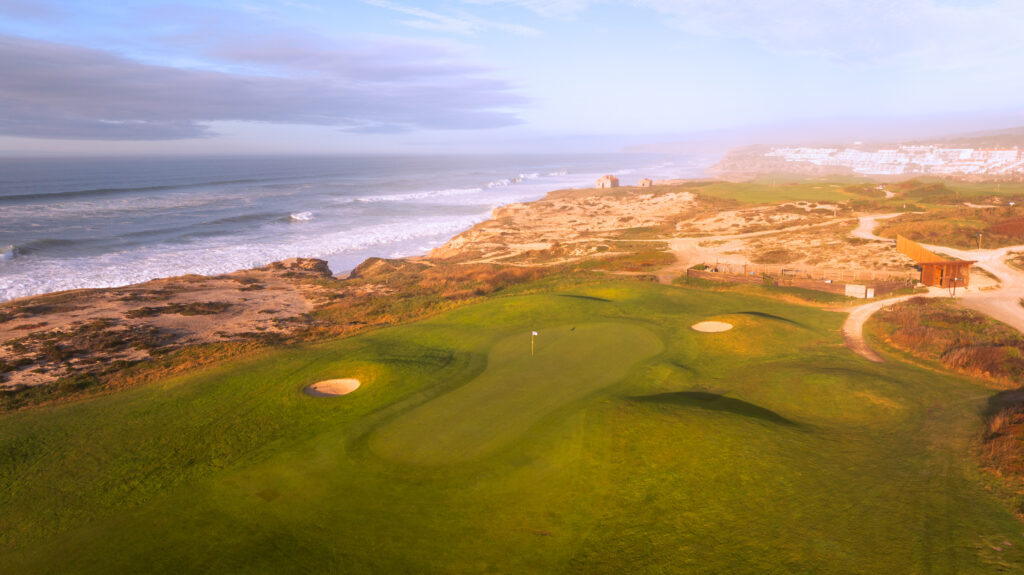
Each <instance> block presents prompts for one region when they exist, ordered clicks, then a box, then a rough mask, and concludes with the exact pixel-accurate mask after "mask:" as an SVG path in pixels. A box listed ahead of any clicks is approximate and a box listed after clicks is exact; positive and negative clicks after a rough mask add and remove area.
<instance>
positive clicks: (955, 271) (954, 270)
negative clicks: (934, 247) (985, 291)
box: [896, 236, 975, 288]
mask: <svg viewBox="0 0 1024 575" xmlns="http://www.w3.org/2000/svg"><path fill="white" fill-rule="evenodd" d="M896 250H897V251H899V252H900V253H901V254H903V255H905V256H907V257H909V258H910V259H912V260H914V261H915V262H917V265H918V266H920V268H921V283H923V284H924V285H926V286H939V287H944V288H951V287H967V286H968V285H970V283H971V264H973V263H975V262H973V261H967V260H948V259H945V258H943V257H942V256H940V255H938V254H936V253H935V252H932V251H931V250H929V249H927V248H925V247H924V246H922V245H921V244H919V243H917V242H915V241H914V240H909V239H907V238H905V237H903V236H896Z"/></svg>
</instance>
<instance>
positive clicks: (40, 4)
mask: <svg viewBox="0 0 1024 575" xmlns="http://www.w3.org/2000/svg"><path fill="white" fill-rule="evenodd" d="M0 14H2V15H3V16H5V17H7V18H11V19H14V20H29V21H33V20H39V21H45V20H54V19H60V18H63V17H64V12H63V10H61V9H60V8H59V7H57V6H56V5H54V4H50V3H48V2H45V1H43V0H31V1H30V0H0Z"/></svg>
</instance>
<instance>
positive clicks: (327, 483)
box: [0, 281, 1024, 574]
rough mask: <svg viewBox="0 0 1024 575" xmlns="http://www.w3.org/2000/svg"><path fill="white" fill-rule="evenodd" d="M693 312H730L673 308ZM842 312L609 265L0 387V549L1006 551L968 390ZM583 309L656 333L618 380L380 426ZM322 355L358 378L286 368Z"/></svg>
mask: <svg viewBox="0 0 1024 575" xmlns="http://www.w3.org/2000/svg"><path fill="white" fill-rule="evenodd" d="M560 295H576V296H585V297H560ZM752 312H753V313H752ZM595 318H599V319H595ZM780 318H781V319H780ZM705 319H722V320H727V321H729V322H730V323H733V324H734V325H735V327H734V329H732V330H731V331H729V332H724V333H720V334H700V333H697V332H694V331H693V330H691V329H690V327H689V326H690V325H692V324H693V323H695V322H697V321H700V320H705ZM783 320H786V321H783ZM841 321H842V316H841V315H840V314H832V313H827V312H823V311H819V310H814V309H811V308H807V307H801V306H793V305H788V304H784V303H780V302H777V301H772V300H767V299H764V298H758V297H752V296H747V295H742V294H733V293H717V292H708V291H701V290H692V289H685V288H677V287H669V286H660V285H655V284H647V283H642V282H626V281H619V282H608V283H604V284H601V285H592V286H587V287H583V288H575V289H573V290H569V291H556V292H555V293H551V294H550V295H545V294H535V295H526V296H516V297H493V298H490V299H488V300H487V301H485V302H482V303H479V304H473V305H468V306H464V307H462V308H460V309H458V310H455V311H451V312H448V313H444V314H441V315H438V316H436V317H434V318H432V319H429V320H426V321H422V322H420V323H416V324H411V325H404V326H399V327H395V328H388V329H383V330H377V331H374V332H371V333H367V334H364V335H360V336H358V337H352V338H348V339H344V340H340V341H334V342H329V343H323V344H318V345H306V346H297V347H290V348H281V349H277V350H274V351H268V352H267V353H266V354H265V355H261V356H259V357H256V358H252V359H248V360H245V361H242V362H235V363H232V364H227V365H222V366H220V367H216V368H214V369H208V370H205V371H201V372H198V373H193V374H191V375H187V376H183V377H177V378H174V379H168V380H165V381H162V382H159V383H157V384H154V385H149V386H145V387H137V388H133V389H129V390H126V391H124V392H121V393H116V394H111V395H106V396H102V397H97V398H93V399H90V400H87V401H79V402H75V403H70V404H64V405H57V406H51V407H43V408H37V409H33V410H29V411H22V412H15V413H7V414H4V415H0V486H2V487H0V509H3V510H4V512H3V513H2V514H0V572H4V573H19V574H30V573H70V572H79V573H88V572H95V573H115V572H120V573H131V572H146V573H170V572H173V573H180V572H188V571H206V572H250V573H253V572H262V573H280V572H296V571H303V572H339V571H343V572H347V573H364V572H365V573H371V572H373V573H413V572H415V573H427V572H448V573H453V572H487V571H491V572H506V573H557V572H579V573H637V572H693V573H767V572H800V573H835V572H844V573H914V572H921V573H923V572H929V573H987V572H999V571H1000V570H1003V571H1014V570H1019V569H1021V568H1022V566H1024V536H1022V534H1021V532H1022V530H1021V527H1020V524H1019V523H1018V521H1017V519H1016V518H1015V517H1014V515H1013V512H1012V510H1011V509H1009V508H1008V507H1007V506H1006V505H1005V502H1004V500H1003V499H1001V498H1000V496H999V494H998V492H997V491H993V490H992V489H991V486H990V485H987V484H986V483H985V480H984V476H982V475H980V474H979V472H978V469H977V467H976V466H975V464H974V463H973V462H972V460H971V459H970V457H969V453H970V442H971V440H972V438H973V437H974V436H975V434H976V433H977V430H978V429H979V424H980V418H979V413H980V412H981V410H982V409H983V408H984V392H983V391H982V390H981V389H980V388H978V387H977V386H975V385H973V384H971V383H969V382H967V381H966V380H964V379H962V378H959V377H953V376H944V375H942V374H938V373H935V372H933V371H929V370H922V369H919V368H916V367H913V366H910V365H906V364H901V363H899V362H889V363H886V364H871V363H868V362H866V361H864V360H862V359H861V358H859V357H857V356H855V355H853V354H852V353H850V352H849V351H848V350H846V349H845V348H844V347H843V346H842V345H841V341H840V338H839V334H838V331H839V326H840V324H841ZM593 322H597V323H611V324H620V323H624V324H628V325H631V326H642V327H641V328H640V329H643V330H646V332H649V333H650V334H652V337H655V338H656V339H657V340H659V341H660V344H661V345H662V346H663V347H664V349H663V350H662V351H660V352H657V351H654V352H651V351H648V352H645V353H642V354H639V355H637V354H632V353H630V354H629V357H625V356H623V357H622V359H623V360H624V361H623V364H622V366H621V367H618V368H616V369H621V372H620V373H621V377H613V378H612V379H615V381H614V382H613V383H611V384H610V385H604V384H602V385H601V386H596V387H594V388H590V389H591V391H589V392H588V393H587V394H586V395H584V396H581V397H577V398H575V399H572V400H571V401H568V402H565V403H560V404H559V405H558V406H553V410H551V411H546V412H545V414H543V415H542V416H540V417H539V419H532V420H531V421H532V423H530V424H529V425H526V426H518V425H513V428H514V433H513V434H512V435H514V437H513V438H510V439H508V441H507V442H501V443H500V445H495V446H494V447H493V449H488V450H485V451H484V452H479V453H471V454H467V456H466V457H462V458H460V459H459V460H458V461H456V462H451V463H445V464H433V465H417V464H414V463H411V462H402V461H392V460H390V459H388V458H382V457H380V456H379V455H378V454H377V453H375V451H374V449H373V444H374V439H373V438H374V437H375V436H376V434H377V433H381V431H380V430H386V429H389V428H390V429H395V428H396V427H392V426H399V427H400V426H403V425H404V424H403V421H408V419H406V418H413V419H415V418H417V417H419V416H417V415H416V414H417V413H421V411H420V410H438V412H439V415H447V416H448V417H447V418H445V417H440V416H437V417H432V418H430V421H429V422H427V424H426V425H424V426H423V427H422V428H421V429H420V430H419V431H420V433H419V437H412V436H408V437H405V438H404V441H406V442H419V444H420V445H422V446H425V448H427V449H429V446H430V445H431V443H432V441H434V438H435V437H438V436H439V434H442V433H443V432H444V430H445V429H446V428H447V427H448V426H449V425H451V424H452V423H453V422H456V421H458V420H460V419H462V418H465V417H472V416H473V414H472V413H467V412H466V404H465V403H463V402H454V403H452V402H451V401H452V400H450V399H446V398H449V397H451V394H454V393H459V392H460V390H464V389H469V388H468V387H467V386H471V385H478V386H479V385H480V384H481V381H484V382H487V381H489V382H490V384H492V385H500V384H501V383H502V382H503V381H506V378H494V379H488V378H487V376H485V374H486V373H487V371H488V369H492V366H491V364H490V363H489V359H488V356H489V354H492V353H499V352H498V351H496V350H500V347H501V346H502V345H505V344H503V343H502V342H515V341H516V340H515V338H523V336H524V334H528V333H529V331H530V330H532V329H536V330H538V331H539V332H541V334H544V333H546V332H547V331H549V330H551V329H553V328H558V327H559V326H563V327H564V326H570V327H571V326H573V325H586V324H590V323H593ZM637 337H639V336H637ZM509 338H512V339H509ZM522 341H523V342H525V340H522ZM508 345H511V344H508ZM627 345H628V344H627ZM601 350H604V348H603V347H602V348H601ZM566 353H577V354H578V353H582V352H580V351H579V350H573V351H571V352H566ZM604 353H605V354H607V355H614V354H615V353H617V352H607V351H605V352H604ZM649 353H655V355H653V356H648V355H647V354H649ZM573 361H577V360H576V359H573V360H571V361H570V362H569V363H570V364H572V362H573ZM513 368H514V366H513V365H509V366H508V367H507V369H509V370H512V369H513ZM613 375H617V374H613ZM331 377H357V378H359V379H360V380H361V381H362V382H363V386H362V387H360V389H359V390H358V391H357V392H356V393H354V394H351V395H348V396H344V397H338V398H330V399H318V398H312V397H308V396H305V395H304V394H302V393H301V390H302V388H303V387H305V386H306V385H308V384H309V383H311V382H313V381H318V380H321V379H326V378H331ZM566 377H570V376H569V375H566V374H563V373H558V372H555V371H553V370H552V372H551V374H550V378H551V382H550V384H549V385H551V386H558V385H572V382H571V381H568V382H567V380H566V379H565V378H566ZM474 382H475V384H474ZM485 387H486V386H485ZM478 391H479V392H480V393H485V392H486V393H497V394H498V395H502V393H504V392H502V391H500V390H485V389H484V388H483V387H481V388H480V389H479V390H478ZM461 393H467V392H466V391H462V392H461ZM979 395H980V396H981V397H979ZM520 408H521V406H516V405H515V404H514V403H512V404H510V405H509V409H508V410H507V411H500V410H499V411H497V412H495V413H493V415H492V418H493V419H495V422H494V424H495V425H500V424H501V421H503V420H506V419H507V420H508V421H509V422H514V421H516V419H517V418H518V417H520V416H521V414H520V412H519V410H520ZM411 445H412V443H409V444H407V445H406V447H409V446H411ZM1004 541H1005V542H1006V543H1005V544H1004V543H1003V542H1004Z"/></svg>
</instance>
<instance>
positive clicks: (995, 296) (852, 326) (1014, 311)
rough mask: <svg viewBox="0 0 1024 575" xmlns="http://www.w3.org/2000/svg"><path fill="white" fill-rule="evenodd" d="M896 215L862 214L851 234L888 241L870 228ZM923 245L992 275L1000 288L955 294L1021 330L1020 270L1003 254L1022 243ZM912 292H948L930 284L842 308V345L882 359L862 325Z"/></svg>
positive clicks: (1023, 290)
mask: <svg viewBox="0 0 1024 575" xmlns="http://www.w3.org/2000/svg"><path fill="white" fill-rule="evenodd" d="M898 215H899V214H886V215H883V216H862V217H861V219H860V225H859V226H857V229H856V230H854V231H853V235H854V236H855V237H858V238H863V239H881V240H885V241H892V240H889V239H887V238H879V237H878V236H876V235H875V234H874V228H875V226H876V225H877V223H878V222H877V221H878V220H879V219H885V218H892V217H896V216H898ZM925 247H926V248H928V249H930V250H933V251H938V252H942V253H945V254H949V255H951V256H953V257H956V258H960V259H963V260H974V261H976V262H977V263H976V264H975V265H976V266H977V267H979V268H981V269H983V270H985V271H987V272H989V273H991V274H992V275H994V276H995V277H996V278H997V279H998V280H999V282H1000V284H1001V287H1000V288H998V289H996V290H990V291H980V290H968V291H963V292H961V294H958V295H957V297H958V298H959V299H960V302H961V303H962V304H963V305H964V306H966V307H969V308H971V309H974V310H977V311H980V312H982V313H984V314H987V315H989V316H991V317H993V318H995V319H997V320H999V321H1001V322H1003V323H1006V324H1008V325H1010V326H1012V327H1014V328H1015V329H1017V330H1018V331H1021V332H1024V307H1022V306H1021V301H1022V298H1024V271H1021V270H1018V269H1017V268H1015V267H1013V266H1011V265H1010V264H1008V263H1006V261H1005V260H1006V256H1007V254H1009V253H1010V252H1013V251H1024V246H1011V247H1006V248H999V249H994V250H958V249H955V248H948V247H945V246H931V245H926V246H925ZM916 295H920V296H923V297H950V295H951V294H950V293H949V291H948V290H946V289H942V288H934V287H933V288H930V289H929V291H928V293H926V294H915V295H912V296H902V297H896V298H890V299H886V300H882V301H876V302H871V303H867V304H864V305H860V306H856V307H852V308H847V309H846V310H845V311H848V312H849V313H850V315H849V317H847V318H846V322H845V323H843V339H844V340H845V341H846V345H847V346H848V347H849V348H850V349H851V350H853V351H854V353H857V354H858V355H860V356H862V357H864V358H866V359H868V360H870V361H874V362H880V361H883V360H882V358H881V357H880V356H879V355H878V354H877V353H875V352H874V351H873V350H872V349H871V348H870V347H869V346H868V344H867V341H865V339H864V324H865V323H866V322H867V320H868V318H870V317H871V316H872V315H873V314H874V313H875V312H876V311H878V310H880V309H882V308H884V307H887V306H890V305H892V304H895V303H898V302H901V301H904V300H907V299H910V298H911V297H915V296H916Z"/></svg>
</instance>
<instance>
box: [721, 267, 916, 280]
mask: <svg viewBox="0 0 1024 575" xmlns="http://www.w3.org/2000/svg"><path fill="white" fill-rule="evenodd" d="M705 268H706V270H705V271H711V272H715V273H724V274H731V275H744V276H746V275H750V276H754V277H756V278H758V280H757V282H754V283H761V279H760V278H761V277H762V276H772V277H774V278H794V279H796V278H803V279H812V280H822V281H826V280H827V281H838V282H892V281H899V282H903V281H907V280H917V279H918V277H919V275H920V273H919V272H918V271H916V270H906V271H903V270H899V271H895V270H893V271H889V270H886V271H880V270H863V269H845V268H820V267H794V266H786V265H778V264H726V263H716V264H705Z"/></svg>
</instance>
